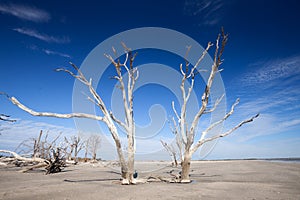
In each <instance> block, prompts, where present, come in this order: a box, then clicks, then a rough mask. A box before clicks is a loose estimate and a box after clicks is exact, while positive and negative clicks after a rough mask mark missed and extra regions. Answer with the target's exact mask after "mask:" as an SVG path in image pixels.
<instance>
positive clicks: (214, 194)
mask: <svg viewBox="0 0 300 200" xmlns="http://www.w3.org/2000/svg"><path fill="white" fill-rule="evenodd" d="M136 167H137V169H138V171H139V178H145V177H148V176H150V175H153V176H155V175H159V176H164V177H170V175H169V174H168V172H169V171H170V170H172V169H174V168H172V167H170V166H168V163H166V162H138V163H137V165H136ZM19 169H20V168H7V167H4V166H0V199H23V200H24V199H63V200H67V199H85V200H88V199H101V200H102V199H104V200H105V199H124V200H125V199H126V200H127V199H149V200H153V199H163V200H165V199H170V200H171V199H172V200H174V199H186V200H187V199H197V200H198V199H239V200H241V199H249V200H254V199H295V200H299V199H300V163H289V162H270V161H194V162H192V170H193V171H192V172H191V179H192V180H193V182H192V183H190V184H178V183H165V182H151V183H143V184H142V183H141V184H138V185H131V186H124V185H120V183H119V178H120V175H119V174H118V171H115V170H114V169H112V168H109V167H105V163H104V164H103V163H102V164H96V165H92V164H80V165H78V166H71V167H67V168H65V169H64V171H63V172H61V173H57V174H51V175H44V172H43V171H42V170H33V171H32V172H29V173H20V172H18V171H17V170H19ZM116 169H117V168H116ZM150 169H156V170H155V171H151V170H150ZM176 171H179V170H178V169H175V172H176Z"/></svg>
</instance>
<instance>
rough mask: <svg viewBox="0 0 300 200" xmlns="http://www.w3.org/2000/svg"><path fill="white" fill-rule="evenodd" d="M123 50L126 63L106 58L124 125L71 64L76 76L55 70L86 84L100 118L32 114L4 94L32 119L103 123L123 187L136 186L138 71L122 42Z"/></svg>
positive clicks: (68, 71)
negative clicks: (123, 133)
mask: <svg viewBox="0 0 300 200" xmlns="http://www.w3.org/2000/svg"><path fill="white" fill-rule="evenodd" d="M122 45H123V47H124V50H125V61H124V62H123V63H121V62H120V59H117V61H115V59H114V58H113V57H112V56H110V55H106V54H105V56H106V57H107V58H108V59H109V60H110V61H111V62H112V64H113V65H114V67H115V69H116V73H117V75H116V76H114V78H115V79H116V80H117V81H118V82H119V84H120V87H119V88H120V90H121V92H122V101H123V104H124V111H125V122H122V121H121V120H119V119H117V118H116V117H115V116H114V115H113V113H112V112H111V111H109V110H108V109H107V107H106V105H105V104H104V102H103V100H102V97H101V96H100V95H99V94H98V93H97V91H96V90H95V88H94V87H93V84H92V79H87V78H86V77H85V76H84V74H83V73H82V72H81V71H80V69H79V68H78V67H77V66H76V65H75V64H73V63H70V64H71V66H72V67H73V68H74V70H75V71H76V73H74V72H72V71H70V70H68V69H61V68H60V69H57V71H63V72H66V73H68V74H70V75H71V76H73V77H74V78H75V79H77V80H78V81H80V82H81V83H82V84H84V85H86V86H87V87H88V89H89V92H90V95H91V97H90V96H89V97H88V100H90V101H91V102H92V103H94V104H95V105H96V106H98V107H99V109H100V110H101V112H102V116H99V115H93V114H87V113H70V114H60V113H50V112H37V111H34V110H32V109H30V108H28V107H27V106H25V105H24V104H22V103H21V102H20V101H19V100H18V99H16V98H15V97H10V96H8V95H6V94H4V95H5V96H7V98H8V99H9V100H10V101H11V102H12V103H13V104H14V105H16V106H17V107H19V108H20V109H22V110H24V111H25V112H27V113H29V114H31V115H33V116H44V117H57V118H73V117H77V118H87V119H93V120H98V121H102V122H104V123H105V124H106V125H107V127H108V129H109V131H110V133H111V136H112V138H113V140H114V142H115V146H116V150H117V154H118V157H119V162H120V165H121V176H122V184H135V183H136V180H135V179H134V178H133V174H134V153H135V149H134V141H135V122H134V118H133V90H134V87H135V83H136V80H137V79H138V76H139V74H138V70H137V68H136V67H134V66H133V62H134V59H135V57H136V53H135V54H133V52H132V51H131V49H129V48H127V47H126V46H125V44H124V43H122ZM112 49H113V52H114V54H115V55H117V52H116V50H115V49H114V48H112ZM122 69H125V70H123V73H124V71H125V72H126V73H128V80H127V82H126V83H125V81H124V79H123V75H122V71H121V70H122ZM115 123H117V124H119V125H120V126H121V127H123V128H124V130H125V131H126V133H127V156H126V157H127V160H126V159H125V155H124V152H123V150H122V146H121V142H120V137H119V133H118V129H117V126H116V124H115Z"/></svg>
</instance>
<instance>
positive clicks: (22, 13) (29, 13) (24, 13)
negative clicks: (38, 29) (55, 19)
mask: <svg viewBox="0 0 300 200" xmlns="http://www.w3.org/2000/svg"><path fill="white" fill-rule="evenodd" d="M0 12H1V13H3V14H7V15H12V16H15V17H17V18H19V19H22V20H27V21H32V22H37V23H41V22H47V21H49V20H50V19H51V16H50V14H49V13H48V12H46V11H44V10H41V9H38V8H34V7H29V6H24V5H17V4H0Z"/></svg>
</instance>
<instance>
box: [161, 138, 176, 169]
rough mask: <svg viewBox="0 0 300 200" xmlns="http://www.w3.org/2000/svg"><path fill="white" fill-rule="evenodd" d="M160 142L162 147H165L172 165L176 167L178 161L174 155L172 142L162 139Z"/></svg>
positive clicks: (174, 150)
mask: <svg viewBox="0 0 300 200" xmlns="http://www.w3.org/2000/svg"><path fill="white" fill-rule="evenodd" d="M160 142H161V144H162V145H163V147H164V148H165V149H166V151H167V152H168V153H169V155H170V156H171V158H172V160H173V161H172V166H175V167H177V166H178V162H177V156H176V154H177V153H176V152H177V151H176V149H175V148H174V146H173V145H172V144H168V143H166V142H164V141H162V140H160Z"/></svg>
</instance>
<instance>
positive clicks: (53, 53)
mask: <svg viewBox="0 0 300 200" xmlns="http://www.w3.org/2000/svg"><path fill="white" fill-rule="evenodd" d="M42 51H43V52H45V53H46V54H47V55H57V56H61V57H65V58H71V56H70V55H68V54H64V53H60V52H58V51H51V50H49V49H43V50H42Z"/></svg>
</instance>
